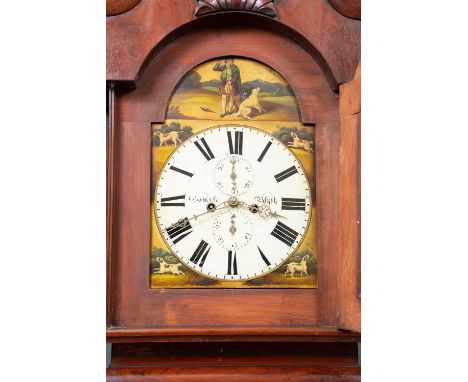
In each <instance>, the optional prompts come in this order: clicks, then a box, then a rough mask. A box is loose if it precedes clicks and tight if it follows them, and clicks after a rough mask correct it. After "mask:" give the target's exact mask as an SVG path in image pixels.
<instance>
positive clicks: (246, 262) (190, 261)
mask: <svg viewBox="0 0 468 382" xmlns="http://www.w3.org/2000/svg"><path fill="white" fill-rule="evenodd" d="M310 211H311V200H310V188H309V183H308V181H307V177H306V175H305V172H304V169H303V168H302V165H301V164H300V162H299V161H298V159H297V158H296V156H295V155H294V154H293V153H292V151H291V150H290V149H289V148H288V147H287V146H285V145H284V144H283V143H282V142H280V141H279V140H278V139H276V138H274V137H273V136H270V135H268V134H266V133H264V132H262V131H260V130H257V129H255V128H250V127H243V126H223V127H214V128H211V129H208V130H204V131H202V132H200V133H198V134H196V135H194V136H192V137H191V138H190V139H188V140H187V141H185V142H183V144H181V145H180V146H179V147H177V148H176V150H174V152H173V153H172V154H171V156H170V157H169V159H168V160H167V161H166V163H165V164H164V166H163V169H162V171H161V175H160V177H159V179H158V182H157V184H156V191H155V217H156V222H157V224H158V228H159V230H160V233H161V236H162V237H163V239H164V240H165V241H166V243H167V245H168V247H169V248H170V249H171V250H172V251H173V253H174V254H175V255H176V256H177V257H178V258H179V259H180V261H181V262H183V263H184V264H186V265H187V266H188V267H190V268H191V269H193V270H194V271H196V272H198V273H201V274H203V275H205V276H207V277H211V278H214V279H220V280H247V279H252V278H256V277H259V276H262V275H264V274H266V273H269V272H271V271H273V270H274V269H276V268H277V267H278V266H280V265H281V264H282V263H283V262H284V261H285V260H287V259H288V257H289V256H290V255H291V254H292V253H293V252H294V251H295V250H296V249H297V248H298V246H299V244H300V242H301V241H302V239H303V237H304V235H305V232H306V230H307V228H308V224H309V220H310Z"/></svg>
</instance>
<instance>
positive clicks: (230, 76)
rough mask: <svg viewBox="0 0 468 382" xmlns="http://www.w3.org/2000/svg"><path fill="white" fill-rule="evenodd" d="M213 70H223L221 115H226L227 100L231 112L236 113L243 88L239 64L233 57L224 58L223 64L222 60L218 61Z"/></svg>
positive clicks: (220, 92)
mask: <svg viewBox="0 0 468 382" xmlns="http://www.w3.org/2000/svg"><path fill="white" fill-rule="evenodd" d="M213 70H214V71H217V72H221V79H220V80H221V83H220V85H219V94H221V115H220V117H221V118H223V117H224V116H225V115H226V102H227V105H228V109H229V114H232V113H235V112H236V111H238V109H239V105H240V90H241V78H240V71H239V68H238V67H237V65H235V64H234V59H233V58H228V59H226V60H224V64H222V61H218V62H217V63H216V65H215V66H214V67H213Z"/></svg>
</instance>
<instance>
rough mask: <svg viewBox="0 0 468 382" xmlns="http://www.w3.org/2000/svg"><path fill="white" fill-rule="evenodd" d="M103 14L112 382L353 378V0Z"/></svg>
mask: <svg viewBox="0 0 468 382" xmlns="http://www.w3.org/2000/svg"><path fill="white" fill-rule="evenodd" d="M107 3H108V18H107V31H108V34H107V52H108V61H107V79H108V91H109V96H108V100H109V106H108V121H109V123H108V220H107V221H108V243H107V244H108V246H107V249H108V253H107V259H108V295H107V302H108V306H107V326H108V327H107V340H108V342H110V343H112V344H113V350H112V353H113V354H112V363H111V367H110V368H109V369H108V380H110V381H123V380H125V381H128V380H143V381H156V380H158V381H160V380H170V378H172V377H176V378H177V380H180V381H184V380H203V381H208V380H213V381H215V380H216V381H218V380H220V379H221V378H222V379H226V380H232V381H234V380H235V381H237V380H243V381H244V380H249V381H250V380H258V381H259V380H267V379H268V380H279V379H278V378H281V376H284V375H290V376H288V378H289V379H292V380H295V379H294V378H296V379H297V380H300V378H309V379H308V380H317V381H318V380H322V379H320V378H323V376H325V375H326V376H328V377H330V378H331V379H329V380H333V381H348V380H359V378H360V372H359V366H358V350H357V342H359V331H360V326H359V311H360V300H359V299H360V289H359V288H360V284H359V249H360V248H359V126H360V118H359V116H360V93H359V82H360V68H359V43H360V41H359V27H360V21H359V20H357V18H358V17H356V10H357V9H358V8H357V7H356V4H354V5H353V4H350V3H349V4H348V6H346V4H345V3H344V4H345V5H343V3H338V4H335V2H330V3H329V2H328V1H326V0H317V1H313V2H307V5H306V4H305V3H306V2H305V1H300V0H291V1H266V0H265V1H260V0H257V1H241V0H239V1H234V0H233V1H226V2H222V1H206V0H204V1H201V0H200V1H190V2H187V1H176V0H174V1H167V2H166V1H165V2H162V1H151V0H142V1H133V2H132V1H127V2H125V1H124V2H112V1H108V2H107ZM325 32H326V33H325ZM324 365H325V366H324ZM234 371H235V372H234ZM138 378H139V379H138ZM197 378H198V379H197ZM275 378H276V379H275Z"/></svg>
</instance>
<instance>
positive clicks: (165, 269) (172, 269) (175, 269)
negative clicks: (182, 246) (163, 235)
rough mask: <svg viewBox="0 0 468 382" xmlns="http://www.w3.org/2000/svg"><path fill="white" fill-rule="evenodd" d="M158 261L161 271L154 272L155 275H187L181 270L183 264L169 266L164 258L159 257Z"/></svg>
mask: <svg viewBox="0 0 468 382" xmlns="http://www.w3.org/2000/svg"><path fill="white" fill-rule="evenodd" d="M156 260H157V261H158V263H159V270H157V271H154V273H171V274H173V275H185V273H184V272H182V271H181V270H179V267H180V266H181V265H182V263H177V264H169V263H166V262H165V261H164V259H163V258H162V257H158V258H157V259H156Z"/></svg>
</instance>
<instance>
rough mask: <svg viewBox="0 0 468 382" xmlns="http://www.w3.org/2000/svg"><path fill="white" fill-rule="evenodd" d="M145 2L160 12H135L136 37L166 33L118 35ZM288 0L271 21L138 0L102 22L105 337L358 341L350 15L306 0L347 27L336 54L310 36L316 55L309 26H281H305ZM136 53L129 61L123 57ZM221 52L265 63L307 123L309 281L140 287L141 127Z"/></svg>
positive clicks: (144, 165) (143, 265)
mask: <svg viewBox="0 0 468 382" xmlns="http://www.w3.org/2000/svg"><path fill="white" fill-rule="evenodd" d="M155 3H158V4H160V5H159V6H160V8H161V9H159V10H158V12H161V14H164V15H165V18H164V20H162V19H158V26H150V25H147V24H145V22H143V24H142V26H140V30H139V31H138V32H136V33H137V35H138V34H139V35H138V36H139V37H138V38H141V33H142V32H141V31H142V30H144V29H145V28H149V29H151V28H157V29H161V28H162V29H163V30H165V31H166V32H167V33H166V37H165V38H160V40H159V43H157V44H155V45H154V46H153V47H152V48H150V46H146V45H145V44H141V43H139V44H137V45H138V46H136V45H135V44H134V43H133V42H129V41H126V39H125V38H123V37H122V35H121V33H124V32H125V33H130V31H131V30H132V28H133V27H132V25H136V24H135V23H136V22H137V21H138V20H142V18H143V16H144V14H143V13H141V12H149V13H150V14H153V13H152V12H155V11H156V8H154V7H156V4H155ZM170 3H172V4H173V5H172V6H169V4H170ZM278 3H280V5H285V4H286V2H284V1H283V2H278ZM290 3H291V7H290V8H289V10H290V12H291V13H290V14H289V15H288V14H287V12H286V9H288V7H284V8H283V10H281V11H280V9H281V7H278V12H284V13H281V22H279V21H277V20H274V19H272V18H270V17H267V16H262V15H257V14H250V13H235V14H234V13H231V14H230V13H228V12H227V13H226V14H215V15H208V16H203V17H200V18H198V19H194V20H192V21H190V19H191V18H192V17H193V14H191V15H190V17H188V16H187V15H186V13H187V12H188V11H187V10H186V9H185V8H186V7H184V6H183V5H182V2H148V1H143V2H142V3H141V4H139V5H138V6H137V7H135V9H133V10H132V11H131V12H129V13H128V14H124V15H120V16H115V18H118V17H126V19H121V20H111V22H110V23H109V22H108V50H111V51H112V50H114V51H115V52H119V53H118V54H119V55H121V57H114V58H113V59H112V60H111V62H108V82H109V126H108V196H107V198H108V297H107V298H108V309H107V325H108V330H107V334H108V340H109V341H110V342H138V341H140V342H146V341H187V340H188V341H191V340H193V339H197V338H198V339H203V340H205V341H206V340H207V339H208V338H209V339H210V340H211V341H232V340H233V339H234V338H235V339H236V340H237V341H239V340H240V341H252V340H261V341H278V340H282V341H291V340H294V341H357V340H358V339H359V334H358V331H359V306H360V303H359V297H358V295H359V283H358V278H359V273H358V270H359V123H360V120H359V112H360V102H359V101H357V98H358V97H359V96H360V94H359V81H360V78H359V68H357V72H356V71H355V70H356V67H357V64H358V58H359V44H358V41H359V40H358V37H357V36H358V35H359V22H358V21H356V20H351V19H347V18H344V17H343V16H341V15H339V14H338V13H337V12H336V11H335V10H334V9H332V8H331V7H330V8H328V7H329V5H328V7H327V6H325V5H324V3H326V2H325V1H317V2H314V4H315V5H314V7H313V8H314V11H315V12H321V14H322V16H323V19H324V20H325V21H324V22H325V23H328V25H329V28H330V29H331V30H332V34H333V33H335V34H340V33H342V30H343V29H346V28H347V29H348V32H349V33H350V35H351V36H353V37H354V40H353V38H352V39H351V42H350V43H349V44H344V46H345V48H344V49H345V50H347V51H348V53H349V54H346V53H343V52H341V56H342V58H339V57H337V56H338V55H337V53H336V49H338V48H337V46H339V45H340V44H342V42H341V41H331V40H328V41H327V38H328V37H327V38H325V40H324V41H322V42H321V43H319V44H321V46H320V48H321V50H322V51H323V52H325V54H321V53H320V52H319V50H318V48H317V47H315V46H314V45H312V41H313V40H317V36H315V37H313V38H308V37H307V36H303V35H301V34H300V33H298V32H297V30H293V29H292V28H291V27H290V26H288V23H289V24H294V23H293V22H292V21H297V23H298V24H299V25H297V27H298V28H299V29H300V28H301V27H302V28H305V24H304V22H305V21H304V20H302V19H303V17H301V16H300V14H301V12H299V10H298V8H297V7H296V8H294V5H295V4H296V5H298V4H299V3H301V2H299V1H291V2H290ZM177 4H179V5H177ZM324 7H325V8H324ZM187 8H190V7H187ZM191 11H193V10H191ZM132 12H134V14H133V15H131V17H130V13H132ZM138 12H140V13H138ZM164 12H166V13H164ZM304 12H306V13H307V12H309V14H310V15H311V12H312V11H311V10H305V11H304ZM332 12H333V14H332ZM183 17H186V18H187V22H186V23H185V25H182V24H183V23H182V22H180V20H181V18H183ZM278 18H280V17H278ZM291 18H292V19H291ZM124 21H125V22H126V23H128V24H125V22H124ZM153 21H154V20H153ZM119 22H120V23H124V25H123V26H122V24H120V25H119V24H118V23H119ZM113 23H114V24H113ZM178 23H179V24H178ZM178 25H182V26H180V27H177V26H178ZM122 28H123V29H122ZM311 29H312V31H311V32H310V33H316V30H315V32H314V28H311ZM337 30H338V31H337ZM340 30H341V31H340ZM158 33H159V34H157V35H158V36H159V35H163V34H162V33H161V31H160V30H159V32H158ZM135 38H136V37H135ZM109 41H110V43H109ZM326 44H328V46H324V45H326ZM122 47H126V48H128V50H129V51H131V52H132V54H131V56H132V57H130V55H129V53H128V52H125V50H122V49H121V48H122ZM333 49H335V53H333V52H331V50H333ZM145 52H146V54H147V55H146V58H145V59H144V60H141V61H140V65H138V64H137V62H136V61H135V60H137V58H138V57H145ZM225 56H236V57H245V58H247V59H252V60H256V61H258V62H261V63H264V64H266V65H268V66H270V67H271V68H273V69H274V70H275V71H277V72H278V73H279V74H280V75H282V76H283V77H284V78H285V79H286V80H287V82H288V83H289V85H290V87H291V89H292V90H293V92H294V94H295V96H296V97H297V101H298V105H299V110H300V117H301V122H302V124H303V125H305V126H314V127H315V134H316V136H315V139H316V142H315V155H316V182H317V184H316V198H317V250H318V255H317V257H318V272H317V277H318V289H236V290H232V289H151V288H150V287H149V285H150V280H149V277H150V275H149V272H148V257H149V253H150V250H151V248H150V232H151V226H150V224H151V217H150V204H151V200H152V195H151V131H152V130H151V126H152V125H153V124H161V123H163V122H164V120H165V118H166V109H167V105H168V102H169V99H170V96H171V94H172V92H173V90H174V89H175V88H176V85H177V84H178V82H179V81H180V79H181V78H182V77H183V76H184V75H185V74H186V73H187V72H189V71H190V70H191V69H193V68H194V67H196V66H197V65H199V64H201V63H203V62H206V61H208V60H211V59H213V58H217V57H225ZM327 57H328V58H330V61H327ZM132 60H134V61H135V62H133V63H132ZM355 73H356V79H355V81H354V82H352V80H353V76H354V75H355ZM344 82H349V84H348V85H343V86H345V87H343V86H342V87H341V88H342V89H343V91H341V90H340V87H339V85H338V84H340V83H344Z"/></svg>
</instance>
